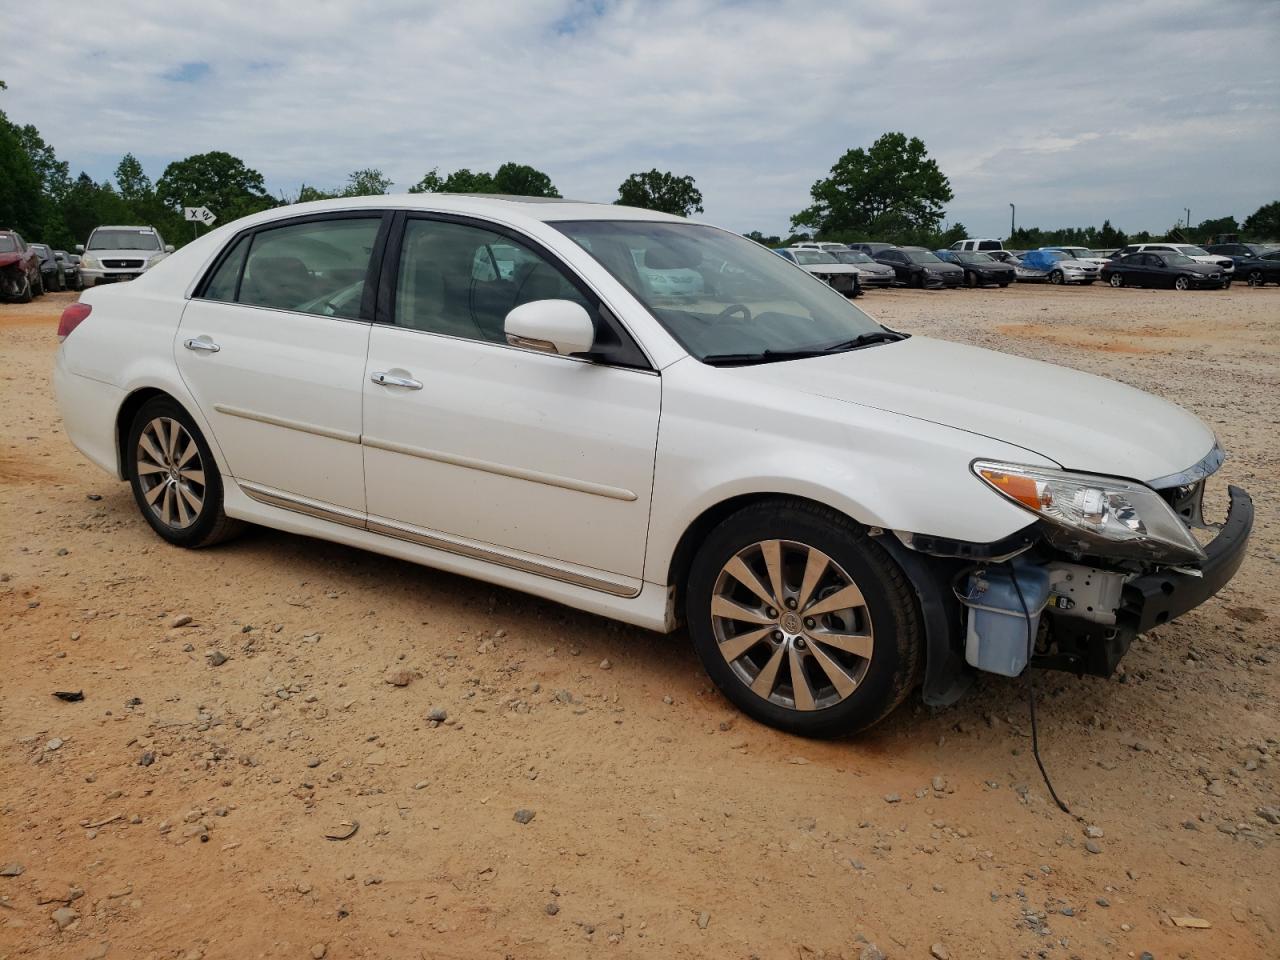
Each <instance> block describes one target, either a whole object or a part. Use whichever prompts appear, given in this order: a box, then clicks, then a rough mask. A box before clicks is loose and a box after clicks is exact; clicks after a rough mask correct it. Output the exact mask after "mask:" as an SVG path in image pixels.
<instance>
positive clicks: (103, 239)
mask: <svg viewBox="0 0 1280 960" xmlns="http://www.w3.org/2000/svg"><path fill="white" fill-rule="evenodd" d="M76 252H78V253H80V254H83V256H81V258H80V277H81V279H82V280H83V281H84V285H85V286H86V287H92V286H94V285H96V284H99V283H113V282H114V281H116V280H132V279H133V278H134V277H136V276H139V275H140V274H143V273H145V272H146V271H147V270H149V269H151V268H152V267H154V266H155V265H156V264H157V263H159V262H160V261H161V260H163V259H164V258H165V257H167V256H168V255H169V254H171V253H173V246H172V245H166V244H165V242H164V240H163V239H162V238H161V237H160V231H159V230H157V229H156V228H155V227H141V226H123V227H120V226H117V227H94V228H93V232H92V233H90V234H89V242H88V243H85V244H79V243H78V244H76Z"/></svg>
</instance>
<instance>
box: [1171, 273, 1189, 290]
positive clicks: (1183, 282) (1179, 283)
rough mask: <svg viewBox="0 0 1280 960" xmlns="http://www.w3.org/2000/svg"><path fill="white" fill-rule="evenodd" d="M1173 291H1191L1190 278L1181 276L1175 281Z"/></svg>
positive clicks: (1184, 275)
mask: <svg viewBox="0 0 1280 960" xmlns="http://www.w3.org/2000/svg"><path fill="white" fill-rule="evenodd" d="M1173 289H1175V290H1190V289H1191V280H1190V279H1188V277H1187V275H1186V274H1181V275H1180V276H1179V277H1178V278H1177V279H1175V280H1174V281H1173Z"/></svg>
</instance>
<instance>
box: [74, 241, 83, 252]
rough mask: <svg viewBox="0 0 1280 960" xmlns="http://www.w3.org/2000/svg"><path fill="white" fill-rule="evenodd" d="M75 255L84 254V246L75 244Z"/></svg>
mask: <svg viewBox="0 0 1280 960" xmlns="http://www.w3.org/2000/svg"><path fill="white" fill-rule="evenodd" d="M76 253H84V244H83V243H77V244H76Z"/></svg>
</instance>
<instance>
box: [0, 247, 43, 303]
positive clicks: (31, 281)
mask: <svg viewBox="0 0 1280 960" xmlns="http://www.w3.org/2000/svg"><path fill="white" fill-rule="evenodd" d="M42 293H44V283H43V281H42V280H41V279H40V257H39V255H38V254H37V253H36V252H35V251H34V250H32V249H31V248H30V247H29V246H27V242H26V241H25V240H23V239H22V237H21V235H19V234H18V232H17V231H15V230H0V295H2V296H4V297H6V298H8V299H9V300H17V301H18V302H19V303H30V302H31V298H32V297H38V296H40V294H42Z"/></svg>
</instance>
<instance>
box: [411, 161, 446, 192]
mask: <svg viewBox="0 0 1280 960" xmlns="http://www.w3.org/2000/svg"><path fill="white" fill-rule="evenodd" d="M443 191H444V179H443V178H442V177H441V176H440V168H439V167H432V168H431V169H430V170H428V171H427V172H426V173H424V174H423V175H422V179H421V180H419V181H418V182H417V183H415V184H414V185H413V186H412V187H410V188H409V192H410V193H442V192H443Z"/></svg>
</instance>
